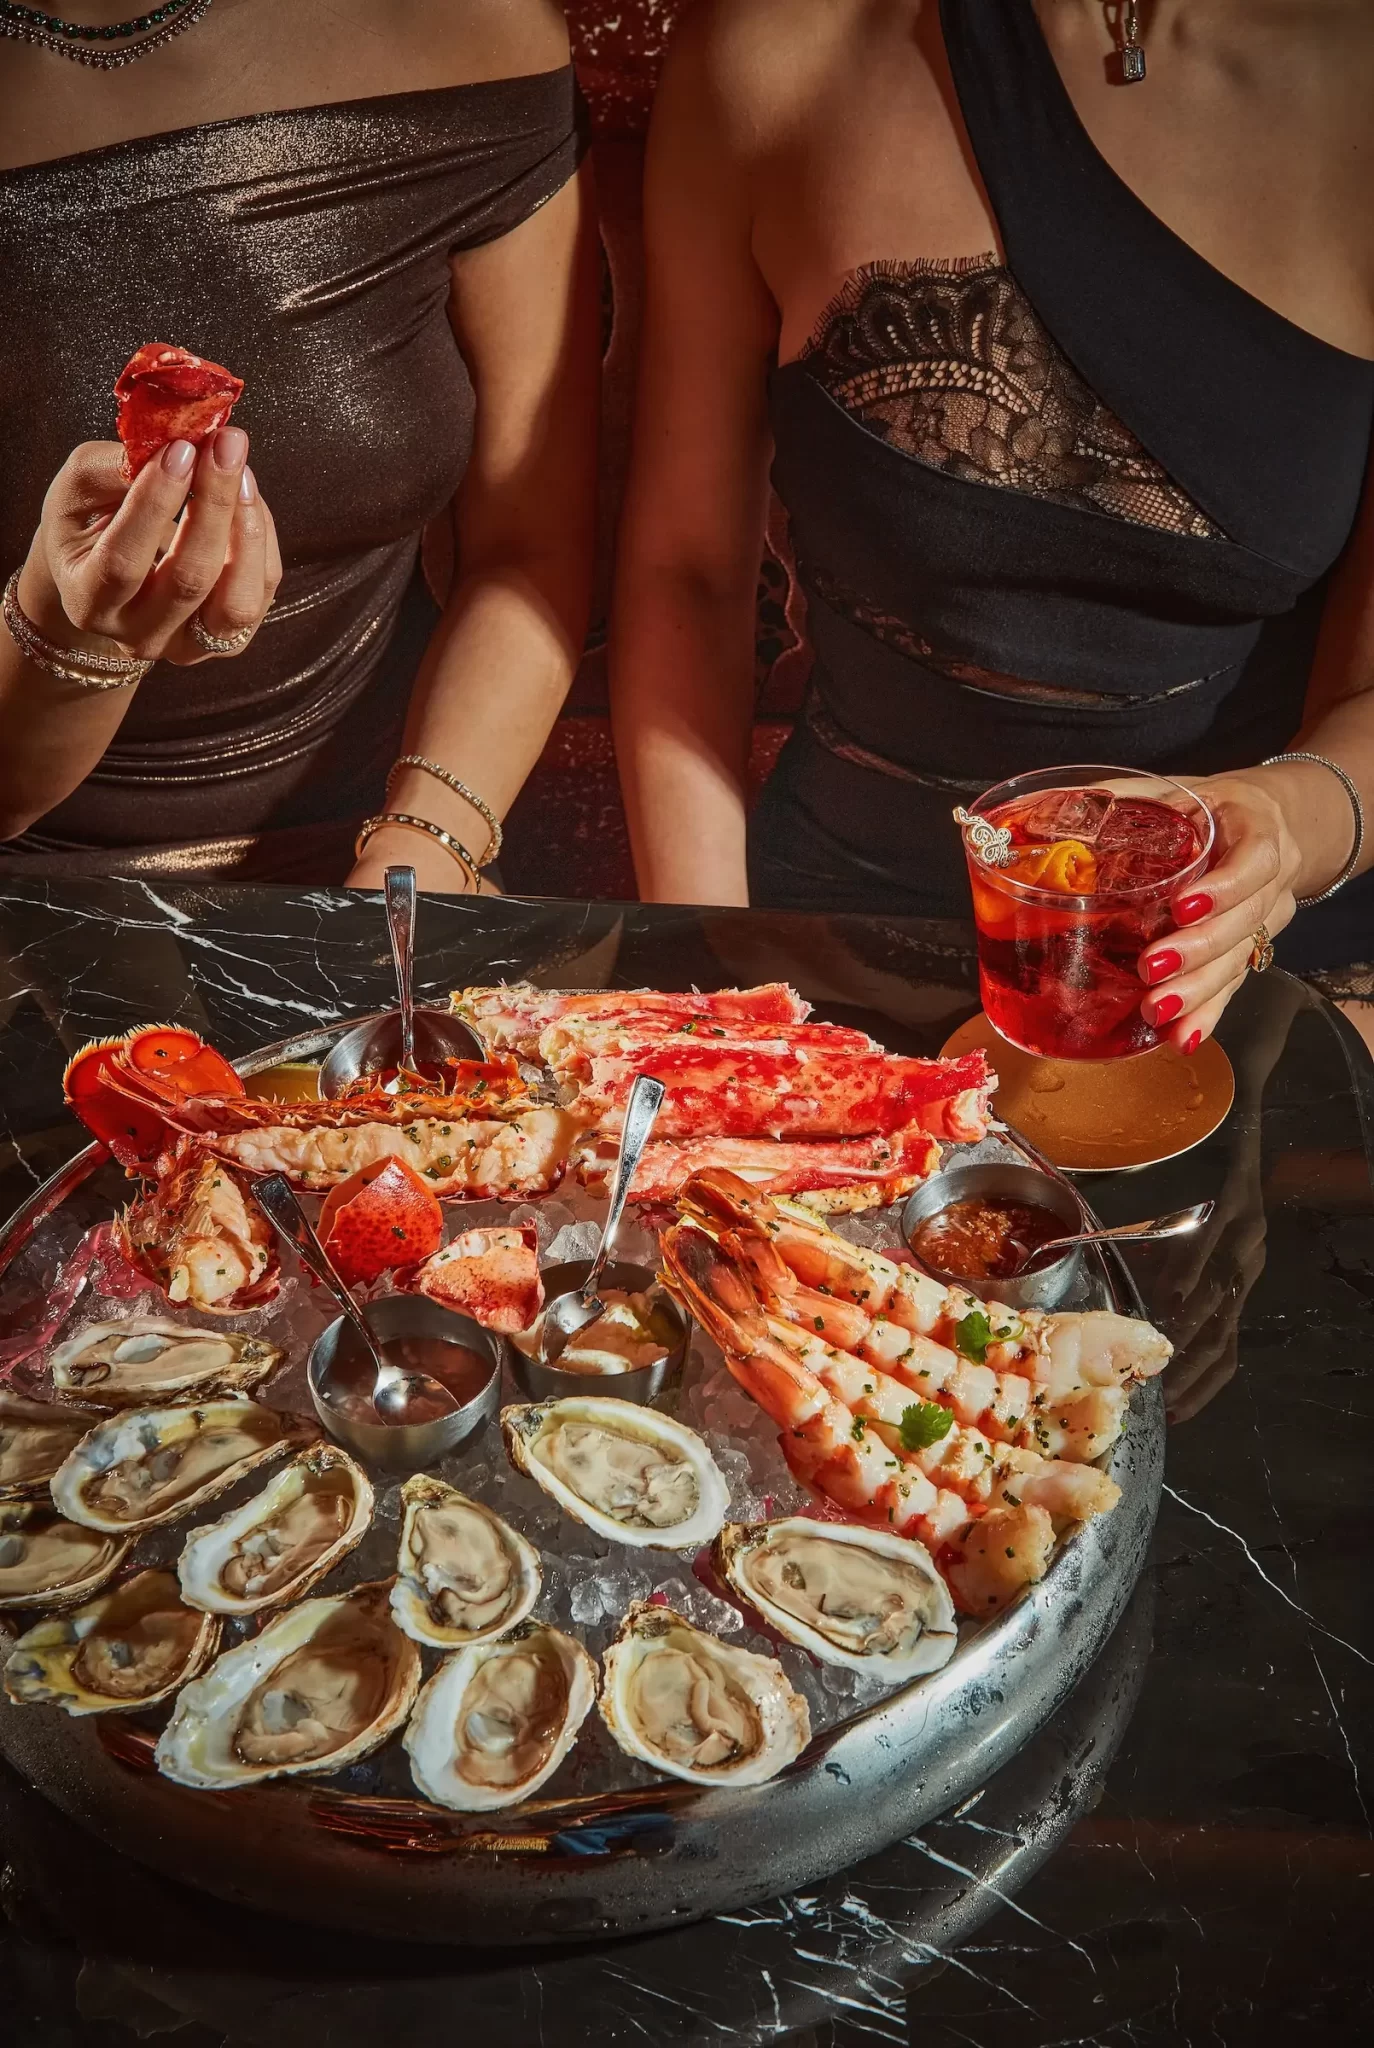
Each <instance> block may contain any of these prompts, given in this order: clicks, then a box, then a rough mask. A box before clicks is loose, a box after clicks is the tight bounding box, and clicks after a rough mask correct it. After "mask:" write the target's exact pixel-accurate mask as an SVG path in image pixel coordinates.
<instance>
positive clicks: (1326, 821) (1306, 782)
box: [1279, 688, 1374, 896]
mask: <svg viewBox="0 0 1374 2048" xmlns="http://www.w3.org/2000/svg"><path fill="white" fill-rule="evenodd" d="M1292 744H1293V748H1294V749H1295V750H1296V751H1298V752H1300V753H1312V754H1321V755H1323V756H1324V757H1325V758H1326V759H1327V760H1329V761H1334V762H1336V764H1337V766H1338V767H1341V768H1343V769H1344V770H1345V772H1346V774H1347V775H1348V776H1349V777H1350V779H1351V781H1352V782H1353V783H1354V785H1355V787H1356V789H1357V790H1358V791H1359V793H1360V800H1361V802H1362V804H1363V806H1364V816H1365V835H1364V846H1363V848H1362V849H1361V853H1360V858H1359V861H1358V863H1357V865H1356V868H1355V873H1356V874H1363V873H1365V871H1366V870H1367V869H1368V868H1371V867H1374V688H1370V689H1366V690H1363V691H1358V692H1356V693H1354V694H1352V695H1350V696H1347V697H1345V698H1342V699H1340V700H1339V701H1338V702H1336V703H1330V704H1327V705H1326V706H1325V707H1324V708H1323V709H1322V710H1321V711H1319V712H1317V713H1315V715H1313V716H1311V717H1310V718H1309V720H1308V722H1307V723H1306V724H1305V725H1304V727H1303V730H1302V732H1301V734H1300V735H1299V737H1298V738H1297V739H1295V740H1294V741H1293V743H1292ZM1279 772H1281V773H1282V774H1283V775H1284V776H1285V777H1287V778H1289V779H1290V783H1291V788H1292V798H1291V801H1292V803H1293V806H1294V810H1293V813H1292V822H1293V829H1294V836H1295V837H1296V838H1297V840H1298V844H1299V845H1300V846H1301V847H1302V850H1303V871H1302V874H1301V875H1300V876H1299V879H1298V886H1297V889H1296V891H1295V893H1296V894H1297V895H1299V896H1314V895H1317V894H1318V893H1319V892H1320V891H1321V890H1323V889H1325V888H1327V887H1328V886H1329V884H1330V883H1331V882H1332V881H1333V880H1334V879H1335V877H1336V876H1337V875H1338V874H1339V873H1340V872H1341V870H1342V868H1343V867H1344V866H1345V864H1346V862H1347V860H1348V859H1349V858H1350V852H1351V848H1352V845H1353V843H1354V830H1355V821H1354V815H1353V810H1352V806H1351V804H1350V802H1349V799H1348V797H1347V795H1346V792H1345V791H1344V790H1343V789H1342V788H1341V787H1340V785H1339V783H1338V782H1337V780H1336V777H1335V776H1334V775H1333V774H1332V773H1331V771H1330V769H1329V768H1322V767H1320V766H1319V765H1318V764H1317V763H1315V762H1311V761H1294V762H1292V763H1291V764H1289V765H1286V766H1284V767H1283V768H1282V769H1281V771H1279ZM1300 776H1301V777H1302V778H1303V781H1302V783H1301V784H1299V782H1298V778H1299V777H1300ZM1287 801H1288V800H1287V799H1285V803H1287Z"/></svg>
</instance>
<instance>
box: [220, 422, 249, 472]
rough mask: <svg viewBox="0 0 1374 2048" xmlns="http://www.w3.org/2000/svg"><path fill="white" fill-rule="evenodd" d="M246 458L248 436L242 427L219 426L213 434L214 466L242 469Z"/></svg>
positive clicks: (225, 468)
mask: <svg viewBox="0 0 1374 2048" xmlns="http://www.w3.org/2000/svg"><path fill="white" fill-rule="evenodd" d="M247 458H248V436H247V434H245V433H244V431H243V428H242V427H221V428H220V430H219V432H218V433H217V434H216V436H215V468H216V469H223V470H227V471H233V470H236V469H242V468H243V465H244V463H245V461H246V460H247Z"/></svg>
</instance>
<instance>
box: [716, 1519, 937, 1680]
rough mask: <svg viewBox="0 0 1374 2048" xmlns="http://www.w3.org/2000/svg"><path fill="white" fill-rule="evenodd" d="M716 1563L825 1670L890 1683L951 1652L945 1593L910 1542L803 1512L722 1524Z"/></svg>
mask: <svg viewBox="0 0 1374 2048" xmlns="http://www.w3.org/2000/svg"><path fill="white" fill-rule="evenodd" d="M715 1561H716V1568H717V1570H718V1571H719V1572H720V1574H721V1576H722V1578H724V1579H727V1580H728V1581H729V1583H730V1584H731V1585H732V1586H733V1587H734V1589H735V1591H736V1592H737V1593H739V1594H741V1595H742V1597H743V1598H744V1599H745V1600H747V1601H748V1602H749V1604H750V1606H751V1607H754V1608H756V1609H757V1610H758V1612H759V1613H760V1614H761V1615H762V1616H763V1619H764V1620H765V1622H766V1623H767V1624H768V1626H769V1627H770V1628H772V1629H776V1631H777V1633H778V1634H779V1635H780V1636H785V1637H786V1638H787V1640H788V1642H790V1643H799V1644H800V1645H801V1647H802V1648H803V1649H804V1650H809V1651H810V1652H811V1654H812V1656H813V1657H818V1658H819V1659H820V1661H821V1662H822V1663H823V1664H842V1665H844V1666H845V1668H846V1669H847V1670H849V1671H864V1672H867V1673H868V1674H869V1675H870V1676H871V1677H874V1678H882V1679H886V1680H887V1681H888V1682H889V1683H890V1684H892V1685H897V1684H900V1682H901V1681H902V1680H903V1679H906V1678H918V1677H919V1676H920V1675H921V1674H922V1673H923V1672H926V1671H938V1670H939V1668H940V1666H941V1665H942V1664H946V1663H948V1661H949V1659H950V1657H951V1656H952V1655H953V1653H954V1647H955V1644H956V1643H957V1641H958V1630H957V1626H956V1623H955V1617H954V1602H953V1601H952V1600H951V1598H950V1594H949V1588H948V1586H947V1585H946V1584H945V1582H944V1580H943V1579H942V1578H941V1577H940V1574H939V1572H938V1571H936V1569H935V1564H934V1560H933V1559H932V1557H931V1555H930V1552H929V1551H928V1550H927V1549H926V1547H925V1545H924V1544H922V1543H917V1542H915V1541H914V1540H913V1539H912V1538H911V1537H909V1536H897V1535H893V1534H892V1533H890V1532H889V1531H888V1530H885V1529H865V1528H860V1527H859V1526H857V1525H856V1524H854V1523H852V1522H818V1521H813V1520H811V1519H810V1518H808V1517H807V1516H804V1515H796V1516H787V1517H785V1518H784V1519H782V1520H780V1521H777V1522H727V1523H726V1525H725V1527H724V1528H723V1529H722V1530H721V1532H720V1535H719V1536H718V1537H717V1538H716V1546H715Z"/></svg>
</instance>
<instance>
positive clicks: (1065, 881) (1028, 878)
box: [1012, 839, 1097, 896]
mask: <svg viewBox="0 0 1374 2048" xmlns="http://www.w3.org/2000/svg"><path fill="white" fill-rule="evenodd" d="M1012 873H1013V874H1014V875H1015V877H1016V879H1017V881H1018V882H1029V883H1031V884H1032V885H1033V886H1034V887H1035V888H1037V889H1054V890H1056V891H1057V892H1058V893H1059V894H1060V895H1063V896H1091V895H1092V893H1093V891H1094V890H1095V889H1096V887H1097V856H1096V855H1095V854H1094V852H1093V850H1092V848H1091V847H1090V846H1085V845H1084V843H1083V841H1082V840H1081V839H1056V840H1055V842H1054V844H1053V846H1027V847H1024V848H1023V849H1021V851H1020V852H1018V854H1017V857H1016V864H1015V866H1014V867H1013V869H1012Z"/></svg>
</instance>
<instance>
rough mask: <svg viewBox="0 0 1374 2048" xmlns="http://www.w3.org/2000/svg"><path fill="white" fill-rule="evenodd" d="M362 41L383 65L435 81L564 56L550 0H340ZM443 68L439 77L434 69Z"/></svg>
mask: <svg viewBox="0 0 1374 2048" xmlns="http://www.w3.org/2000/svg"><path fill="white" fill-rule="evenodd" d="M348 4H349V7H350V10H356V12H357V17H358V22H359V28H360V30H361V31H362V34H363V37H364V38H365V40H366V42H367V44H368V45H369V46H370V47H371V48H372V49H373V50H375V51H376V52H377V53H378V54H379V55H380V54H381V53H382V52H383V51H385V53H386V54H385V58H384V61H385V62H386V63H387V65H388V67H390V66H392V65H397V66H400V67H402V68H404V69H406V70H408V71H411V70H414V71H423V72H425V73H427V74H431V75H433V77H434V79H435V82H436V83H450V82H451V83H454V84H458V83H461V82H463V81H465V80H473V81H475V80H479V79H491V78H519V77H522V76H524V75H525V74H527V73H531V72H537V71H555V70H557V69H558V68H559V67H560V66H561V65H564V64H566V63H567V61H568V27H567V22H566V21H565V19H564V16H563V10H562V8H561V7H560V6H559V5H558V0H463V4H462V5H461V6H455V5H454V0H380V4H378V0H348ZM441 73H443V74H445V76H444V77H443V78H441V77H440V76H439V74H441Z"/></svg>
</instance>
